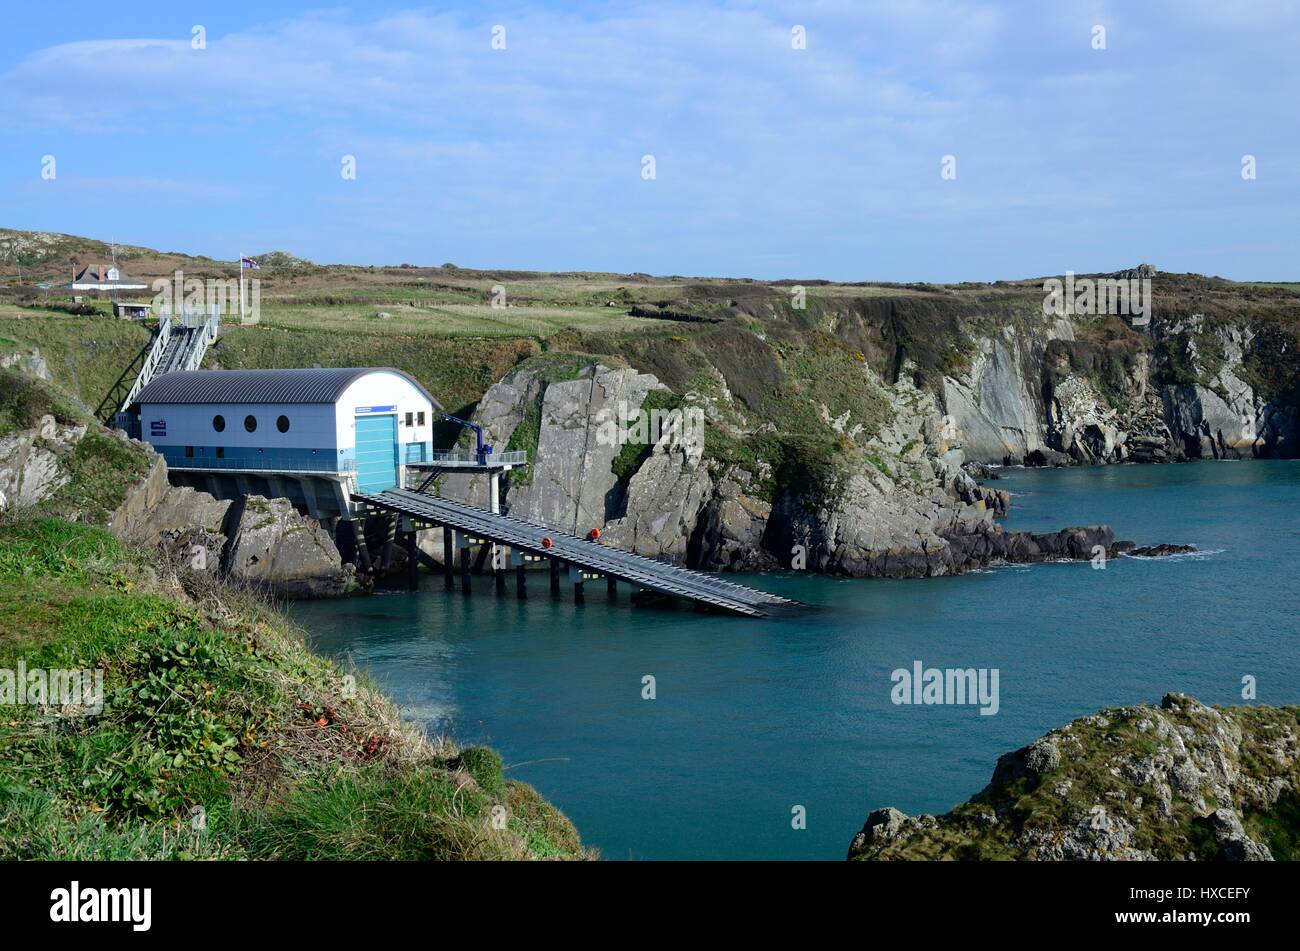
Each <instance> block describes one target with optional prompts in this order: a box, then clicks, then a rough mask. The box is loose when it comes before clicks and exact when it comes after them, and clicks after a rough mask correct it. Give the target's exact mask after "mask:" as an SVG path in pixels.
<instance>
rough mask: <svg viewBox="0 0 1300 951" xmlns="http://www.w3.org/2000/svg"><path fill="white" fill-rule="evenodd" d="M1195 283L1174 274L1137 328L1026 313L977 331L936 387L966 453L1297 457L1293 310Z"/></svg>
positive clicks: (1049, 458)
mask: <svg viewBox="0 0 1300 951" xmlns="http://www.w3.org/2000/svg"><path fill="white" fill-rule="evenodd" d="M1195 278H1196V276H1195V275H1173V276H1169V277H1168V278H1167V280H1168V282H1169V290H1168V297H1169V298H1170V299H1169V300H1168V303H1167V304H1165V306H1164V307H1163V308H1157V310H1156V312H1155V314H1154V315H1153V317H1152V318H1151V319H1149V320H1148V321H1147V322H1145V323H1143V322H1140V321H1139V322H1137V323H1134V322H1133V320H1132V318H1127V317H1121V316H1118V315H1105V314H1103V315H1100V316H1086V315H1071V316H1069V317H1068V318H1057V317H1051V316H1039V315H1036V314H1033V313H1032V311H1026V312H1021V313H1018V314H1017V315H1016V316H1015V318H1014V319H1008V321H1007V322H1006V323H1004V324H1001V325H1000V326H999V325H996V324H994V325H993V326H992V328H991V329H990V326H989V325H988V323H987V322H983V323H982V325H981V326H980V327H977V328H974V330H973V339H972V356H971V358H970V360H969V362H968V363H967V364H966V365H965V366H963V367H961V368H960V372H957V373H954V374H953V375H951V376H945V378H944V381H943V394H944V400H945V404H946V406H947V410H948V412H949V414H951V421H952V423H953V425H954V426H955V428H956V430H957V431H958V434H959V436H958V441H959V442H960V443H961V445H962V448H963V449H964V451H965V455H966V458H967V459H970V460H974V461H980V462H988V463H1006V464H1021V463H1026V464H1030V465H1092V464H1104V463H1116V462H1179V461H1184V460H1186V459H1239V458H1251V457H1270V458H1271V457H1294V456H1295V455H1296V454H1297V452H1298V451H1300V444H1298V443H1297V429H1296V421H1297V410H1296V403H1297V399H1296V397H1297V392H1296V383H1297V372H1298V370H1300V367H1298V365H1297V363H1296V360H1295V356H1294V353H1295V350H1294V347H1295V345H1296V342H1297V338H1296V329H1295V326H1294V322H1293V320H1292V319H1291V315H1290V312H1289V311H1287V310H1285V309H1283V308H1282V306H1281V305H1278V308H1277V312H1276V313H1274V312H1272V311H1271V310H1270V309H1267V305H1268V303H1269V300H1268V298H1267V297H1264V299H1263V300H1262V301H1258V302H1257V301H1256V300H1254V299H1253V295H1252V296H1248V297H1247V298H1246V301H1245V302H1243V301H1241V300H1239V299H1237V297H1235V296H1234V294H1240V293H1241V292H1240V291H1235V292H1230V291H1229V290H1228V289H1227V288H1224V287H1220V286H1219V285H1215V284H1214V283H1213V282H1206V281H1205V279H1200V280H1199V281H1198V280H1196V279H1195ZM1162 280H1164V278H1162V277H1157V278H1155V281H1156V288H1157V292H1159V290H1160V288H1161V284H1160V282H1161V281H1162ZM1189 283H1190V284H1192V285H1193V287H1187V286H1186V285H1188V284H1189ZM1202 284H1204V286H1203V287H1202V286H1201V285H1202ZM1192 290H1198V291H1202V292H1203V293H1191V291H1192ZM1157 300H1158V301H1159V300H1160V298H1159V297H1157ZM1191 307H1200V308H1204V310H1205V311H1206V313H1189V312H1188V311H1189V308H1191ZM1215 311H1218V312H1217V313H1215Z"/></svg>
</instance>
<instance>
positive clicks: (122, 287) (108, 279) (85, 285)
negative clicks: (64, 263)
mask: <svg viewBox="0 0 1300 951" xmlns="http://www.w3.org/2000/svg"><path fill="white" fill-rule="evenodd" d="M63 286H64V287H66V288H71V289H72V290H74V291H142V290H144V289H145V288H146V287H148V286H149V285H147V284H138V283H136V282H135V281H132V280H131V279H130V278H129V277H127V276H126V275H125V274H123V273H122V272H121V271H120V270H118V268H117V267H116V266H115V265H107V264H92V265H87V266H86V267H83V268H82V269H81V270H80V271H76V272H74V273H73V275H72V282H71V283H69V284H64V285H63Z"/></svg>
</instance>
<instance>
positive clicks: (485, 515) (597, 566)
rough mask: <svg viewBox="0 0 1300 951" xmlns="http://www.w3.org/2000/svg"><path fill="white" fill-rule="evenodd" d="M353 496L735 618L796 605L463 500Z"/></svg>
mask: <svg viewBox="0 0 1300 951" xmlns="http://www.w3.org/2000/svg"><path fill="white" fill-rule="evenodd" d="M353 498H354V499H356V500H357V501H359V502H364V503H366V504H367V505H369V506H371V507H372V508H376V509H381V510H383V511H387V512H395V513H398V514H401V515H405V516H407V517H409V518H411V519H413V520H416V521H418V522H422V523H427V524H432V525H441V526H443V527H445V528H451V529H454V530H456V531H458V532H461V533H463V534H464V535H468V536H472V537H474V538H483V539H487V540H489V541H493V542H496V543H498V544H503V545H509V546H510V547H511V548H512V549H514V550H517V551H527V552H529V553H531V554H534V555H541V556H542V557H545V558H549V559H552V560H553V561H560V562H564V563H566V564H569V565H572V566H574V567H576V568H579V569H581V570H584V571H589V572H592V573H595V574H600V575H604V576H605V577H606V578H614V579H618V580H619V581H623V582H625V583H627V584H629V585H632V586H634V587H636V588H643V589H646V590H649V591H656V592H658V593H660V594H666V595H672V596H674V597H679V598H686V599H688V600H691V601H696V602H699V603H702V604H707V605H710V606H712V607H715V608H720V609H722V610H724V611H731V612H733V613H735V614H743V615H747V616H749V617H767V616H769V615H772V614H775V613H777V612H779V611H780V610H781V609H782V608H789V607H794V606H795V605H796V603H797V602H794V601H791V600H790V599H789V598H782V597H780V596H779V595H775V594H769V593H768V592H766V591H759V590H757V589H756V588H747V587H745V586H744V585H739V584H734V583H732V582H730V581H724V580H722V579H721V578H719V577H718V576H717V575H712V574H706V573H704V572H700V571H692V570H690V569H688V568H677V567H674V566H672V565H667V564H664V563H663V562H660V561H655V560H653V559H651V558H646V557H645V556H643V555H634V554H632V553H631V552H626V551H622V550H620V549H617V548H608V547H606V546H604V545H601V544H599V543H598V542H594V541H588V540H586V539H583V538H578V537H577V536H576V535H568V534H566V533H564V532H558V531H554V530H552V529H549V528H546V527H545V526H542V525H537V524H535V523H533V522H526V521H524V520H523V519H518V518H513V517H511V516H509V515H496V514H493V513H492V512H489V511H487V510H486V509H480V508H475V507H474V506H472V505H466V504H464V503H463V502H454V501H452V500H450V499H442V498H437V497H435V496H430V495H424V494H422V493H419V492H412V491H410V490H408V489H389V490H388V491H386V492H381V493H378V494H366V493H359V494H356V495H354V496H353ZM545 538H549V539H550V540H551V547H549V548H548V547H546V545H545V544H544V542H543V539H545Z"/></svg>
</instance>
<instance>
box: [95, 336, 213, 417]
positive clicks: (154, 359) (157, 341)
mask: <svg viewBox="0 0 1300 951" xmlns="http://www.w3.org/2000/svg"><path fill="white" fill-rule="evenodd" d="M220 324H221V318H220V315H219V314H218V313H216V312H214V313H212V314H211V315H210V316H208V317H206V318H205V317H203V316H202V315H196V314H184V315H182V316H181V317H180V319H179V320H177V319H174V318H172V317H171V315H169V314H164V315H163V316H162V317H161V318H159V320H158V329H157V330H155V331H154V338H153V345H152V346H151V347H150V348H149V355H148V356H147V357H145V360H144V365H143V366H142V367H140V373H139V374H138V375H137V376H136V378H135V383H134V384H132V386H131V389H130V390H129V391H128V392H127V395H126V399H125V400H123V401H122V407H121V409H120V410H119V415H120V414H121V413H125V412H126V411H127V410H128V409H130V407H131V404H132V403H134V402H135V398H136V397H137V396H139V395H140V391H141V390H143V389H144V388H145V387H146V386H148V385H149V383H150V382H152V381H153V380H154V379H155V378H156V377H160V376H162V375H163V374H164V373H175V372H177V371H179V370H197V369H198V368H199V367H200V366H201V365H202V364H203V358H204V356H206V355H207V352H208V347H210V346H211V345H212V343H213V341H215V340H216V339H217V334H218V332H219V331H220V329H221V327H220Z"/></svg>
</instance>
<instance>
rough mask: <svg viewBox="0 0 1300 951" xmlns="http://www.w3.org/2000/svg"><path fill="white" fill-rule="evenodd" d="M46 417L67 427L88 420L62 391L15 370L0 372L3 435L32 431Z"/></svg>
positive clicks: (0, 420) (0, 416)
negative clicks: (19, 431) (25, 430)
mask: <svg viewBox="0 0 1300 951" xmlns="http://www.w3.org/2000/svg"><path fill="white" fill-rule="evenodd" d="M47 415H48V416H53V417H54V419H55V420H56V421H57V422H59V423H62V424H64V425H67V426H73V425H77V424H79V423H84V422H86V421H87V419H88V417H87V415H86V413H85V412H84V411H83V410H82V408H81V407H80V406H78V405H77V404H76V403H75V401H73V400H72V399H70V398H68V396H67V395H66V394H65V393H63V391H62V390H60V389H59V388H57V387H53V386H48V385H47V384H45V383H43V382H42V381H40V380H37V379H35V378H33V377H31V376H28V375H27V374H26V373H23V372H22V371H20V370H17V369H14V368H12V367H11V368H7V369H3V370H0V435H3V434H6V433H12V432H15V431H17V430H20V429H30V428H32V427H33V426H35V425H36V424H37V423H39V422H40V420H41V417H42V416H47Z"/></svg>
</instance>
